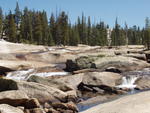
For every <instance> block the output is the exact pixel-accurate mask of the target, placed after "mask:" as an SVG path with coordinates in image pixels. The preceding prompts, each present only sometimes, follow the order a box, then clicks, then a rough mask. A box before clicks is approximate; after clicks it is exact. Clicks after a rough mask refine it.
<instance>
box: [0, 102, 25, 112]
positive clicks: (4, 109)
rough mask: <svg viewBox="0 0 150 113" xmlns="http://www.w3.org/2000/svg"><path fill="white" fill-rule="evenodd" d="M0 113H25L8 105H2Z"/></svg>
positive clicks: (0, 105)
mask: <svg viewBox="0 0 150 113" xmlns="http://www.w3.org/2000/svg"><path fill="white" fill-rule="evenodd" d="M0 113H24V112H23V111H22V110H21V109H19V108H16V107H13V106H10V105H7V104H0Z"/></svg>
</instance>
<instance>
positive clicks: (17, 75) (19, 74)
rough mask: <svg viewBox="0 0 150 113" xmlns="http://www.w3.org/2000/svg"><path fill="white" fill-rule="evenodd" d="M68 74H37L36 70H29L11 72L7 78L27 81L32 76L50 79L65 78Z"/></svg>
mask: <svg viewBox="0 0 150 113" xmlns="http://www.w3.org/2000/svg"><path fill="white" fill-rule="evenodd" d="M68 74H69V73H68V72H43V73H36V70H35V69H29V70H21V71H14V72H9V73H8V74H7V76H6V77H7V78H10V79H14V80H27V79H28V78H29V77H30V76H32V75H35V76H40V77H49V76H63V75H68Z"/></svg>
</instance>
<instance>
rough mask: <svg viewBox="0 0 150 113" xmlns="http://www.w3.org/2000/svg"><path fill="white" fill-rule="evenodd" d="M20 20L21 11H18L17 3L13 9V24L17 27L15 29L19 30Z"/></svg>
mask: <svg viewBox="0 0 150 113" xmlns="http://www.w3.org/2000/svg"><path fill="white" fill-rule="evenodd" d="M20 20H21V11H20V9H19V4H18V2H17V3H16V8H15V23H16V25H17V29H19V23H20Z"/></svg>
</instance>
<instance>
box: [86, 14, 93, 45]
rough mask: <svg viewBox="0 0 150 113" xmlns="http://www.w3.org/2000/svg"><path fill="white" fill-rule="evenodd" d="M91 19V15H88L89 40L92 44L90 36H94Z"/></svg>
mask: <svg viewBox="0 0 150 113" xmlns="http://www.w3.org/2000/svg"><path fill="white" fill-rule="evenodd" d="M91 27H92V26H91V19H90V16H89V17H88V28H87V29H88V34H87V38H88V39H87V42H88V44H90V37H91V36H92V29H91Z"/></svg>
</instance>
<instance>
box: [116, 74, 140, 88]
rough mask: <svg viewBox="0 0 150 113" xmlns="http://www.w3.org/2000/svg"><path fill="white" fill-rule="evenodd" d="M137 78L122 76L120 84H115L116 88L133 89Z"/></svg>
mask: <svg viewBox="0 0 150 113" xmlns="http://www.w3.org/2000/svg"><path fill="white" fill-rule="evenodd" d="M137 79H138V76H126V77H122V84H121V85H118V86H116V87H117V88H128V89H134V88H135V87H136V85H135V82H136V80H137Z"/></svg>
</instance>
